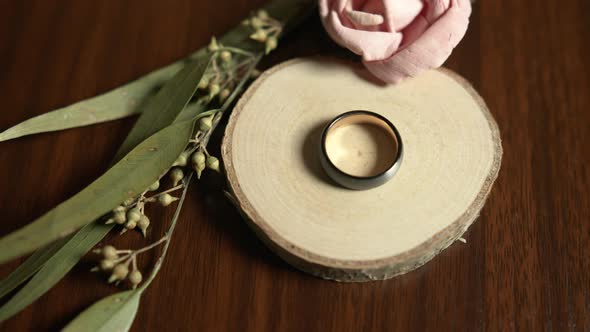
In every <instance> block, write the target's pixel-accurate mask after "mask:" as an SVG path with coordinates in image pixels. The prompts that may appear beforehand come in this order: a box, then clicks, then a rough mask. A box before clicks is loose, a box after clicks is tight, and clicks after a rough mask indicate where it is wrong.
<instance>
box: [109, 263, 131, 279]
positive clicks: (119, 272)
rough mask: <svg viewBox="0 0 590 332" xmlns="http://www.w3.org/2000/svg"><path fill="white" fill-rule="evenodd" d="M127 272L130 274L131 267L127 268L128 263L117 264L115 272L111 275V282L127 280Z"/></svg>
mask: <svg viewBox="0 0 590 332" xmlns="http://www.w3.org/2000/svg"><path fill="white" fill-rule="evenodd" d="M127 274H129V268H127V264H117V265H115V267H114V268H113V273H112V274H111V276H110V277H109V283H111V282H113V281H117V280H125V278H127Z"/></svg>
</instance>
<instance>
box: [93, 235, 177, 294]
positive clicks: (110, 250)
mask: <svg viewBox="0 0 590 332" xmlns="http://www.w3.org/2000/svg"><path fill="white" fill-rule="evenodd" d="M167 239H168V238H167V237H163V238H161V239H160V240H158V241H156V242H154V243H152V244H150V245H149V246H146V247H144V248H141V249H138V250H118V249H116V248H115V247H113V246H111V245H107V246H104V247H102V248H100V249H95V250H94V251H93V252H94V253H95V254H99V255H100V256H101V260H100V263H99V264H98V266H95V267H94V268H93V269H92V271H94V272H97V271H103V272H106V273H108V274H109V278H108V282H109V283H113V282H115V283H119V282H122V281H125V280H127V281H128V282H129V284H130V285H131V288H136V287H137V286H138V285H139V284H140V283H141V281H142V280H143V276H142V274H141V271H139V269H138V268H137V256H138V255H139V254H141V253H143V252H146V251H148V250H151V249H153V248H155V247H157V246H158V245H160V244H162V243H164V242H165V241H166V240H167Z"/></svg>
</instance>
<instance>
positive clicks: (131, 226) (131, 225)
mask: <svg viewBox="0 0 590 332" xmlns="http://www.w3.org/2000/svg"><path fill="white" fill-rule="evenodd" d="M140 220H141V219H140ZM135 227H137V221H132V220H128V221H127V223H126V224H125V228H127V229H134V228H135Z"/></svg>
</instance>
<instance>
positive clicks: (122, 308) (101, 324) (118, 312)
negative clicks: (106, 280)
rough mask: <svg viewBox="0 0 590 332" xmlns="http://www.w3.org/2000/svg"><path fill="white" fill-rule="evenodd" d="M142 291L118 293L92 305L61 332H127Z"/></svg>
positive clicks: (135, 312)
mask: <svg viewBox="0 0 590 332" xmlns="http://www.w3.org/2000/svg"><path fill="white" fill-rule="evenodd" d="M141 293H142V289H134V290H130V291H125V292H120V293H116V294H113V295H111V296H108V297H105V298H104V299H102V300H100V301H98V302H96V303H94V304H93V305H91V306H90V308H88V309H86V310H84V311H83V312H82V313H81V314H80V315H78V317H76V318H75V319H74V320H73V321H71V322H70V324H68V325H67V326H66V327H65V328H64V329H63V330H62V331H63V332H78V331H80V332H86V331H97V332H98V331H104V332H112V331H129V329H130V328H131V324H133V320H134V319H135V315H136V314H137V308H138V307H139V299H140V298H141Z"/></svg>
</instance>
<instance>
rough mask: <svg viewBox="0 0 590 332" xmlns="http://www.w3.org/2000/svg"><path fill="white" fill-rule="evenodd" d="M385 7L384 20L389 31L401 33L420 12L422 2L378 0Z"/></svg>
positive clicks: (412, 0) (420, 0) (415, 0)
mask: <svg viewBox="0 0 590 332" xmlns="http://www.w3.org/2000/svg"><path fill="white" fill-rule="evenodd" d="M378 2H382V3H383V6H384V7H385V19H386V20H387V22H388V25H389V30H390V31H397V32H400V31H402V30H403V29H404V28H405V27H407V26H408V25H409V24H410V23H412V21H414V19H415V18H416V17H417V16H418V15H419V14H420V11H422V8H423V6H424V5H423V3H422V0H379V1H378Z"/></svg>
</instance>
